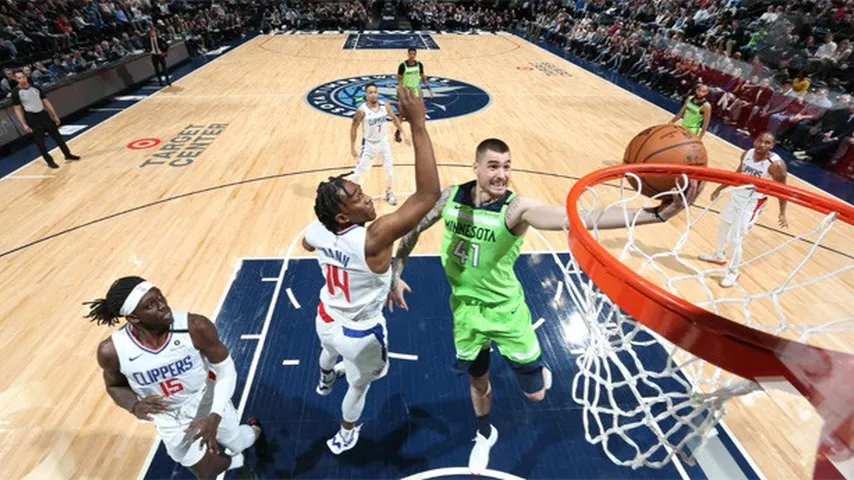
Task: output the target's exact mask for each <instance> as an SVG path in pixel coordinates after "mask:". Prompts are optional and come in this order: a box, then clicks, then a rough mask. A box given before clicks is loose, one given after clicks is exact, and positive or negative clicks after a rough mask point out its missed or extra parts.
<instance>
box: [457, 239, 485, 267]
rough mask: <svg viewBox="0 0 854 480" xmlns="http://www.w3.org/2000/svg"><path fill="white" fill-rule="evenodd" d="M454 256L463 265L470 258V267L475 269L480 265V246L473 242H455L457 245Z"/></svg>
mask: <svg viewBox="0 0 854 480" xmlns="http://www.w3.org/2000/svg"><path fill="white" fill-rule="evenodd" d="M469 246H471V255H469V252H468V250H469ZM454 256H455V257H457V258H459V259H460V263H462V264H463V265H465V264H466V262H468V260H469V257H471V266H472V267H477V265H478V264H479V263H480V245H478V244H476V243H474V242H468V241H466V240H460V241H458V242H457V245H456V246H455V247H454Z"/></svg>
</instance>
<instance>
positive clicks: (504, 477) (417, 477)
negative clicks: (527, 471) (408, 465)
mask: <svg viewBox="0 0 854 480" xmlns="http://www.w3.org/2000/svg"><path fill="white" fill-rule="evenodd" d="M470 475H471V470H469V469H468V467H446V468H437V469H434V470H427V471H426V472H420V473H416V474H413V475H410V476H408V477H403V478H402V479H401V480H427V479H430V478H440V477H450V476H463V477H468V476H470ZM479 478H496V479H498V480H524V479H523V478H522V477H517V476H516V475H513V474H512V473H505V472H501V471H498V470H490V469H486V470H484V471H483V473H481V474H480V476H479Z"/></svg>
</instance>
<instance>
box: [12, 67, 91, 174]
mask: <svg viewBox="0 0 854 480" xmlns="http://www.w3.org/2000/svg"><path fill="white" fill-rule="evenodd" d="M15 80H16V81H17V82H18V86H17V87H15V89H14V90H12V103H13V104H14V105H15V113H16V114H17V115H18V121H19V122H21V125H23V126H24V131H26V132H27V133H31V132H32V134H33V138H34V139H35V141H36V146H38V147H39V152H41V154H42V158H44V161H45V162H47V165H48V166H49V167H50V168H59V165H57V164H56V162H54V161H53V157H51V156H50V154H49V153H47V147H46V146H45V144H44V134H45V132H47V133H48V134H49V135H50V136H51V138H53V140H54V141H55V142H56V144H57V145H58V146H59V149H60V150H62V153H63V155H65V159H66V160H80V157H78V156H77V155H74V154H72V153H71V150H69V149H68V145H66V144H65V140H63V139H62V135H60V134H59V130H58V129H57V128H56V127H58V126H59V115H57V114H56V110H54V109H53V105H52V104H51V103H50V100H48V99H47V98H46V97H45V96H44V93H43V92H42V90H41V89H40V88H39V87H37V86H35V85H30V81H29V79H27V76H26V75H24V72H17V73H15Z"/></svg>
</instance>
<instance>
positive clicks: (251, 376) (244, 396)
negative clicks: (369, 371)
mask: <svg viewBox="0 0 854 480" xmlns="http://www.w3.org/2000/svg"><path fill="white" fill-rule="evenodd" d="M244 45H245V44H244ZM232 52H234V50H232ZM224 56H225V55H223V56H220V57H217V59H216V60H218V59H220V58H222V57H224ZM216 60H213V61H211V63H213V62H215V61H216ZM310 226H311V223H308V224H307V225H306V226H305V228H303V229H302V231H300V232H299V233H298V234H297V236H295V237H294V239H293V240H292V241H291V244H290V245H288V249H287V251H286V252H285V258H284V260H283V261H282V268H281V269H280V270H279V276H278V277H277V278H278V281H277V282H276V288H275V289H274V290H273V296H272V297H271V298H270V305H269V306H267V316H266V317H265V318H264V326H263V327H262V328H261V338H259V339H258V345H256V346H255V352H254V353H253V355H252V363H251V364H250V365H249V373H248V374H247V375H246V383H245V384H244V386H243V393H241V394H240V404H239V405H238V406H237V418H242V417H243V410H245V409H246V402H248V401H249V392H250V390H252V382H253V381H254V380H255V372H256V371H257V370H258V361H259V360H260V359H261V352H262V351H263V350H264V345H266V343H267V332H268V331H269V330H270V322H271V320H272V319H273V311H274V310H275V309H276V302H277V301H278V300H279V294H280V293H281V292H282V284H283V283H284V280H285V272H287V271H288V263H290V253H291V252H292V251H293V249H294V246H296V244H297V241H298V240H299V239H301V238H302V237H303V235H305V232H306V231H307V230H308V227H310ZM216 478H217V480H222V479H223V478H225V472H223V473H220V474H219V475H218V476H217V477H216Z"/></svg>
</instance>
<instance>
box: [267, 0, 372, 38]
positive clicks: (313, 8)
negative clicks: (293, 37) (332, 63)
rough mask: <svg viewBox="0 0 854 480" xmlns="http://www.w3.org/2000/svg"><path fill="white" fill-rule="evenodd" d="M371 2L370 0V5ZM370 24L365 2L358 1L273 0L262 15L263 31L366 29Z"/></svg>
mask: <svg viewBox="0 0 854 480" xmlns="http://www.w3.org/2000/svg"><path fill="white" fill-rule="evenodd" d="M371 3H372V2H370V1H369V2H368V5H367V6H368V7H370V4H371ZM367 25H368V11H367V10H366V5H365V4H363V3H362V2H359V1H357V0H342V1H324V2H316V1H315V2H310V1H305V0H289V1H279V0H274V1H272V2H270V3H267V4H266V5H265V8H264V12H263V14H262V16H261V32H262V33H268V32H271V31H285V30H334V29H343V28H346V29H354V30H355V29H364V28H366V27H367Z"/></svg>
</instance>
